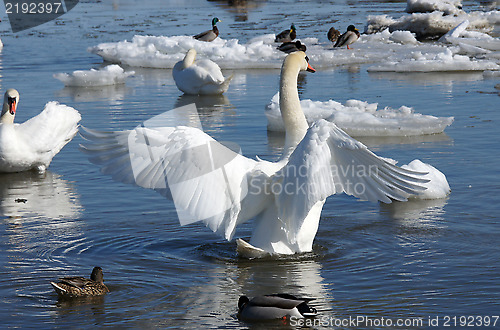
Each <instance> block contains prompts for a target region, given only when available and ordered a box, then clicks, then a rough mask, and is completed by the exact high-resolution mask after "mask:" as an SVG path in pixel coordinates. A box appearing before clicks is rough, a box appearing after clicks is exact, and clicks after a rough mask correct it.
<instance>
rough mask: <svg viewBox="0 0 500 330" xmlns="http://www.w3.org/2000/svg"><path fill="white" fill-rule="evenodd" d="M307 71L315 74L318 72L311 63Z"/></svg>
mask: <svg viewBox="0 0 500 330" xmlns="http://www.w3.org/2000/svg"><path fill="white" fill-rule="evenodd" d="M307 71H309V72H313V73H314V72H316V70H314V68H313V67H312V66H311V64H309V63H307Z"/></svg>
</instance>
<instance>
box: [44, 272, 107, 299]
mask: <svg viewBox="0 0 500 330" xmlns="http://www.w3.org/2000/svg"><path fill="white" fill-rule="evenodd" d="M50 284H51V285H52V286H53V287H54V290H55V291H56V292H57V294H58V295H59V297H61V298H74V297H83V296H101V295H103V294H106V293H107V292H109V289H108V287H107V286H106V285H105V284H104V278H103V274H102V268H101V267H94V269H93V270H92V274H91V275H90V279H88V278H85V277H81V276H73V277H63V278H60V279H59V282H58V283H54V282H50Z"/></svg>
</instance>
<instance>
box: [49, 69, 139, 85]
mask: <svg viewBox="0 0 500 330" xmlns="http://www.w3.org/2000/svg"><path fill="white" fill-rule="evenodd" d="M133 74H134V71H127V72H125V70H123V68H121V67H120V66H119V65H116V64H112V65H108V66H106V67H104V68H102V69H98V70H96V69H90V70H85V71H84V70H77V71H74V72H73V73H72V74H68V73H56V74H54V78H56V79H58V80H60V81H61V82H63V83H64V85H65V86H71V87H98V86H109V85H117V84H124V83H125V79H126V78H127V77H129V76H131V75H133Z"/></svg>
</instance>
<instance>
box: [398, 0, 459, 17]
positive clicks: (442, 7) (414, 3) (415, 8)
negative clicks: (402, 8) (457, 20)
mask: <svg viewBox="0 0 500 330" xmlns="http://www.w3.org/2000/svg"><path fill="white" fill-rule="evenodd" d="M433 11H442V12H443V13H445V15H457V14H460V13H463V10H462V2H461V1H460V0H407V1H406V12H407V13H429V12H433Z"/></svg>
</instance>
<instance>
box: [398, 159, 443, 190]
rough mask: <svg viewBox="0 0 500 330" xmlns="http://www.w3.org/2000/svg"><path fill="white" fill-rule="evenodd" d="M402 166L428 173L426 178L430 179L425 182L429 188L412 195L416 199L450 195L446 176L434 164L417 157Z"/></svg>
mask: <svg viewBox="0 0 500 330" xmlns="http://www.w3.org/2000/svg"><path fill="white" fill-rule="evenodd" d="M401 167H402V168H405V169H408V170H413V171H417V172H424V173H427V174H426V175H425V177H424V178H425V179H427V180H429V182H427V183H424V184H423V185H424V186H425V187H426V188H427V189H426V190H424V191H423V193H422V194H420V195H415V196H411V197H413V198H416V199H439V198H444V197H446V196H448V194H449V193H450V191H451V189H450V185H449V184H448V180H447V179H446V176H445V175H444V174H443V173H442V172H441V171H439V170H438V169H436V168H435V167H434V166H432V165H429V164H426V163H424V162H422V161H421V160H419V159H415V160H413V161H412V162H411V163H409V164H408V165H403V166H401Z"/></svg>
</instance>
